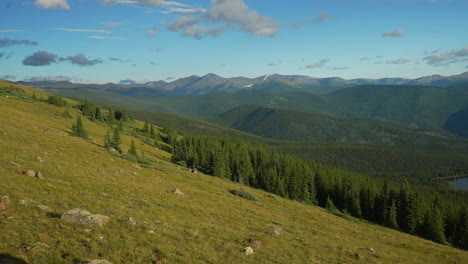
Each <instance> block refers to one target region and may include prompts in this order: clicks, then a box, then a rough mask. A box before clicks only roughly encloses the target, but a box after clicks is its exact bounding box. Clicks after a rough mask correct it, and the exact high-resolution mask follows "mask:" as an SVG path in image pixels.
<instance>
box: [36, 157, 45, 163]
mask: <svg viewBox="0 0 468 264" xmlns="http://www.w3.org/2000/svg"><path fill="white" fill-rule="evenodd" d="M36 159H37V161H39V162H40V163H43V162H44V160H43V159H42V158H41V157H39V156H37V157H36Z"/></svg>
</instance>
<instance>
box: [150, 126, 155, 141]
mask: <svg viewBox="0 0 468 264" xmlns="http://www.w3.org/2000/svg"><path fill="white" fill-rule="evenodd" d="M150 137H151V138H152V139H156V132H154V126H153V125H151V126H150Z"/></svg>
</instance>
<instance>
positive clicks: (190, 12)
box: [160, 8, 206, 15]
mask: <svg viewBox="0 0 468 264" xmlns="http://www.w3.org/2000/svg"><path fill="white" fill-rule="evenodd" d="M160 12H161V13H163V14H184V15H193V14H197V13H205V12H206V9H204V8H168V9H167V10H164V11H160Z"/></svg>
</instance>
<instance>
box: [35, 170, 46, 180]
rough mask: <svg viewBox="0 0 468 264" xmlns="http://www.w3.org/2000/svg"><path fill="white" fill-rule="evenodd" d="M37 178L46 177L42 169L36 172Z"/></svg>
mask: <svg viewBox="0 0 468 264" xmlns="http://www.w3.org/2000/svg"><path fill="white" fill-rule="evenodd" d="M35 176H36V178H38V179H44V175H42V173H41V172H40V171H36V174H35Z"/></svg>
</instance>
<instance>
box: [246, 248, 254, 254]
mask: <svg viewBox="0 0 468 264" xmlns="http://www.w3.org/2000/svg"><path fill="white" fill-rule="evenodd" d="M244 252H245V255H246V256H250V255H253V253H254V251H253V249H252V248H251V247H246V248H244Z"/></svg>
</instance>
